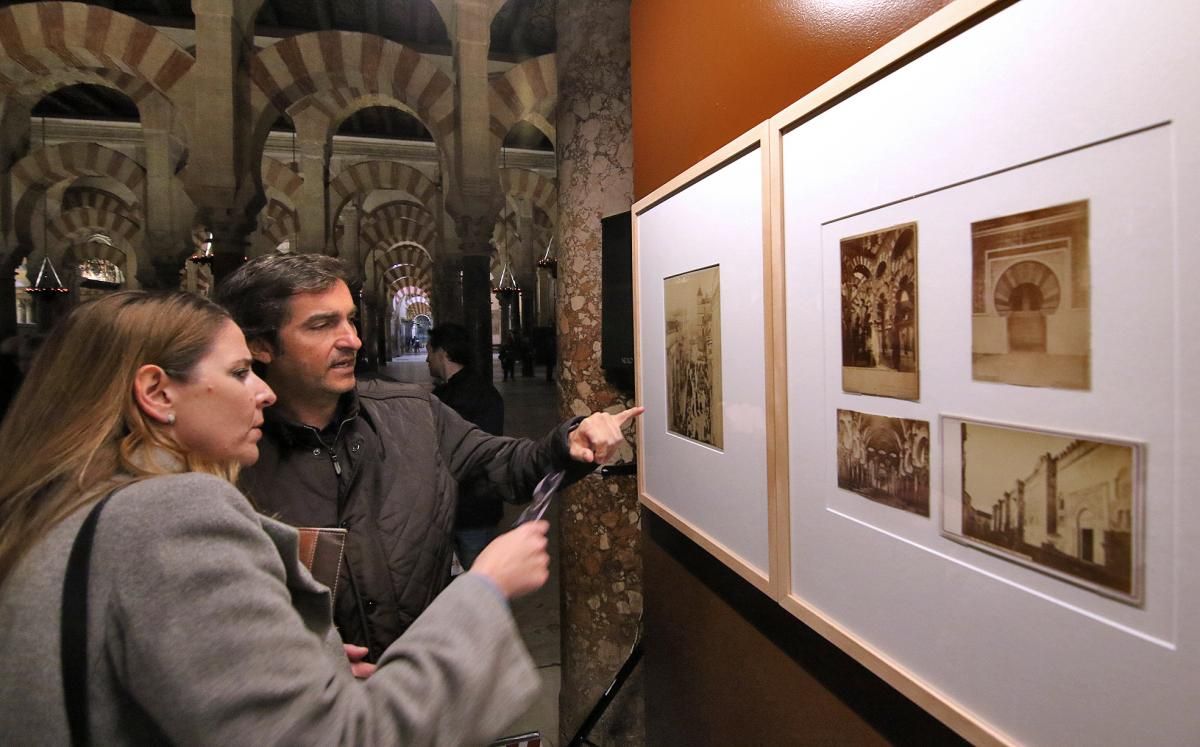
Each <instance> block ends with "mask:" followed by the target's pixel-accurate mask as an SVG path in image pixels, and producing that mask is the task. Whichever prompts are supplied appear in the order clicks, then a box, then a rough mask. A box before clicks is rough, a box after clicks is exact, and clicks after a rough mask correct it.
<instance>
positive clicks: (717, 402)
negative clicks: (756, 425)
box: [663, 267, 725, 449]
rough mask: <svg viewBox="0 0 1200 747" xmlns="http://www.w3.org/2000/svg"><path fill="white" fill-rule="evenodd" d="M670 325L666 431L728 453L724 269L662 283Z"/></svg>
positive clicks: (684, 275) (698, 272) (698, 271)
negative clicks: (723, 358)
mask: <svg viewBox="0 0 1200 747" xmlns="http://www.w3.org/2000/svg"><path fill="white" fill-rule="evenodd" d="M663 284H664V286H665V287H664V290H663V298H664V300H665V303H666V312H665V314H664V316H665V317H666V320H667V331H666V340H667V429H668V430H669V431H671V432H672V433H678V434H679V435H681V436H683V437H684V438H690V439H693V440H695V441H699V442H700V443H705V444H708V445H709V446H714V447H716V448H718V449H720V448H724V445H725V435H724V430H723V429H722V417H721V404H722V402H721V268H720V267H705V268H704V269H701V270H692V271H691V272H685V273H681V274H679V275H674V276H672V277H669V278H666V279H665V280H664V281H663Z"/></svg>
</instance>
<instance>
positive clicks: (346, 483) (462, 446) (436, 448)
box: [216, 254, 641, 660]
mask: <svg viewBox="0 0 1200 747" xmlns="http://www.w3.org/2000/svg"><path fill="white" fill-rule="evenodd" d="M216 300H217V301H218V302H220V303H222V304H223V305H224V306H225V307H226V308H228V309H229V311H230V313H231V314H232V315H233V318H234V319H235V320H236V321H237V322H238V324H240V325H241V326H242V329H243V330H244V331H245V333H246V340H247V342H248V344H249V347H250V351H251V354H252V355H253V356H254V360H255V367H256V369H257V370H258V372H259V375H260V376H262V378H263V379H264V380H265V381H266V382H267V383H268V384H269V385H270V386H271V388H272V389H274V390H275V395H276V397H277V401H276V404H275V406H274V407H272V408H270V409H268V410H267V412H266V423H265V424H264V428H263V440H262V442H261V443H260V445H259V451H260V457H259V461H258V463H257V464H256V465H255V466H254V467H252V468H249V469H246V470H244V471H243V473H242V484H243V488H244V489H245V490H246V492H247V494H248V495H249V496H250V497H251V499H253V500H255V501H256V502H257V505H258V507H259V510H261V511H262V512H263V513H265V514H268V515H272V516H276V517H277V518H280V519H282V520H283V521H286V522H288V523H291V524H293V525H297V526H340V527H344V528H346V529H347V530H348V534H347V542H346V550H345V558H344V560H345V563H344V574H343V576H342V577H341V578H340V579H339V582H338V584H337V589H336V599H335V600H334V620H335V622H336V623H337V624H338V627H339V629H340V631H341V633H342V637H343V639H344V640H345V641H346V642H347V643H353V644H358V645H362V646H366V647H367V648H368V649H369V651H370V653H369V654H368V659H369V660H374V659H375V658H376V657H378V656H379V654H380V653H382V652H383V650H384V649H385V648H386V647H387V646H388V644H390V643H391V642H392V641H393V640H395V639H396V638H397V637H398V636H399V635H400V634H401V633H402V632H404V630H405V629H406V628H407V627H408V626H409V624H411V623H412V621H413V620H414V619H415V618H416V616H417V615H419V614H420V613H421V611H422V610H424V609H425V607H426V606H428V605H429V603H430V602H431V601H432V600H433V598H434V596H436V595H437V593H438V592H439V591H441V589H442V588H443V586H444V585H445V583H446V580H447V576H448V569H449V565H450V552H451V542H450V537H451V529H452V527H453V521H454V510H455V502H456V495H457V484H458V482H459V481H460V480H466V479H473V478H480V477H484V476H486V480H487V481H488V483H489V485H490V487H491V489H492V490H493V491H495V492H496V493H497V494H499V495H500V496H501V497H502V498H506V499H509V500H514V501H521V500H528V499H529V496H530V494H531V492H532V490H533V487H534V486H535V485H536V484H537V482H538V481H539V480H540V479H541V478H542V477H543V476H544V475H545V474H547V473H549V472H552V471H554V470H558V469H565V470H566V473H567V474H566V477H567V479H568V480H570V479H578V478H579V477H581V476H582V475H583V474H585V473H586V472H587V471H589V470H590V469H592V467H593V466H594V465H595V464H597V463H600V462H603V461H605V460H606V459H608V458H609V457H610V456H611V455H612V454H613V453H614V452H615V450H616V448H617V447H618V445H619V444H620V442H621V441H622V440H623V437H622V435H621V426H622V425H623V424H624V423H626V422H628V420H630V419H631V418H633V417H635V416H636V415H638V414H639V413H640V412H641V408H634V409H631V410H626V411H625V412H622V413H620V414H618V415H615V416H614V415H608V414H605V413H594V414H592V415H591V416H589V417H588V418H586V419H583V420H579V419H577V420H576V421H572V422H569V423H565V424H563V425H561V426H559V427H558V428H556V429H555V430H554V431H552V432H551V433H550V434H548V435H547V436H546V437H544V438H542V439H541V440H540V441H537V442H534V441H528V440H518V439H509V438H502V437H496V436H489V435H488V434H486V433H484V432H483V431H480V430H479V429H478V428H475V427H473V426H471V424H470V423H467V422H466V421H464V420H463V419H462V418H460V417H459V416H458V415H457V414H455V413H454V411H453V410H451V409H450V408H448V407H446V406H445V405H443V404H442V403H441V402H440V401H438V400H437V399H436V398H435V397H432V396H431V395H429V394H428V393H426V392H424V391H422V390H421V389H420V388H419V387H415V386H409V385H403V384H394V383H390V382H381V381H371V382H364V383H363V384H361V385H358V383H357V381H356V379H355V376H354V363H355V358H356V356H357V353H358V350H359V348H360V347H362V342H361V341H360V340H359V337H358V333H357V331H356V330H355V327H354V322H355V313H356V309H355V303H354V298H353V297H352V296H351V294H350V289H349V286H348V284H347V273H346V270H345V268H344V266H343V265H342V264H341V263H340V262H339V261H338V260H336V259H333V258H331V257H326V256H323V255H315V254H297V255H288V254H276V255H270V256H266V257H260V258H258V259H256V260H253V261H251V262H248V263H246V264H245V265H243V266H242V267H241V268H239V269H238V270H237V271H236V272H235V273H233V274H232V275H231V276H229V277H228V278H226V279H225V280H224V281H223V282H222V284H221V285H220V287H218V289H217V297H216Z"/></svg>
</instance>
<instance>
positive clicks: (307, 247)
mask: <svg viewBox="0 0 1200 747" xmlns="http://www.w3.org/2000/svg"><path fill="white" fill-rule="evenodd" d="M293 124H295V125H296V141H297V143H298V145H299V149H300V176H302V177H304V184H303V186H301V187H300V194H299V195H297V199H296V210H297V212H298V213H299V214H300V235H299V236H298V237H297V243H298V244H299V249H298V250H297V251H300V252H308V253H313V254H325V253H327V252H326V248H327V244H328V240H329V231H330V228H331V226H330V224H331V222H332V220H333V219H332V216H330V215H329V187H328V181H329V180H328V172H329V155H330V153H329V142H328V138H327V137H326V135H327V134H328V133H327V131H326V120H325V119H324V117H323V115H322V113H321V112H320V111H319V110H317V109H315V108H312V109H306V110H305V111H304V112H302V113H301V114H298V115H297V116H296V118H295V119H294V120H293Z"/></svg>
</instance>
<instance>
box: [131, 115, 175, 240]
mask: <svg viewBox="0 0 1200 747" xmlns="http://www.w3.org/2000/svg"><path fill="white" fill-rule="evenodd" d="M139 110H140V112H141V115H142V137H143V138H144V139H145V142H146V182H145V199H144V201H143V204H144V205H145V206H146V212H145V238H144V239H143V240H144V241H145V242H146V247H147V249H148V250H149V251H148V252H147V253H148V254H149V255H150V256H152V257H153V256H157V255H158V254H160V253H162V254H170V253H172V251H173V250H174V249H176V248H177V242H176V241H175V239H176V238H177V231H176V230H175V229H176V226H177V225H178V224H179V222H180V221H178V220H176V215H175V210H176V206H175V171H176V167H178V165H179V159H180V158H181V156H182V151H181V149H180V148H178V147H177V144H176V143H175V141H174V138H172V137H171V131H170V130H171V125H172V123H173V117H174V116H175V115H174V112H173V110H172V107H171V104H170V103H169V102H168V101H166V100H165V99H164V98H163V97H162V96H161V95H157V94H155V95H152V96H147V97H146V98H145V99H144V100H143V101H142V102H140V104H139Z"/></svg>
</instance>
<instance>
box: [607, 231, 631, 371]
mask: <svg viewBox="0 0 1200 747" xmlns="http://www.w3.org/2000/svg"><path fill="white" fill-rule="evenodd" d="M600 243H601V254H602V258H601V265H600V304H601V310H600V367H601V368H603V369H604V378H605V379H607V380H608V383H610V384H612V385H613V386H614V387H616V388H617V389H619V390H621V391H623V392H627V393H630V394H632V393H633V221H632V213H630V212H629V211H626V212H624V213H618V214H616V215H610V216H609V217H607V218H602V219H601V220H600Z"/></svg>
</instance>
